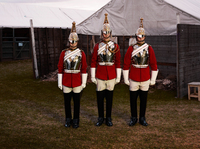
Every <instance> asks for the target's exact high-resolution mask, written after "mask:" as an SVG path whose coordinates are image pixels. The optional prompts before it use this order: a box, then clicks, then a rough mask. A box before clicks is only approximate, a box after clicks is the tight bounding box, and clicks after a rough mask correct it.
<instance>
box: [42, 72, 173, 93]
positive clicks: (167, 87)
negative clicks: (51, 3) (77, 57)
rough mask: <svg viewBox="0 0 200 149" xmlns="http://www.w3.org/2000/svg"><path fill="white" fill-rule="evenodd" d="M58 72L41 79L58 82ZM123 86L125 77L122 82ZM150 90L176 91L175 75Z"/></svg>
mask: <svg viewBox="0 0 200 149" xmlns="http://www.w3.org/2000/svg"><path fill="white" fill-rule="evenodd" d="M57 74H58V70H56V71H54V72H51V73H49V74H47V75H44V76H43V77H41V80H42V81H57V80H58V75H57ZM87 82H88V83H91V79H90V71H89V69H88V78H87ZM120 82H121V83H122V84H123V76H122V78H121V81H120ZM150 88H156V89H161V90H176V76H175V75H169V76H167V77H166V78H162V79H161V78H160V77H159V78H158V79H157V80H156V84H155V85H154V86H150Z"/></svg>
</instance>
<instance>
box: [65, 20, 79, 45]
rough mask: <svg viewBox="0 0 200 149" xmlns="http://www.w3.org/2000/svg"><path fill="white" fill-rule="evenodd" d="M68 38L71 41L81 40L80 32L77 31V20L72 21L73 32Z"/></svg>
mask: <svg viewBox="0 0 200 149" xmlns="http://www.w3.org/2000/svg"><path fill="white" fill-rule="evenodd" d="M68 39H69V42H70V43H75V42H77V41H78V40H79V38H78V34H77V33H76V23H75V22H73V23H72V29H71V33H70V34H69V38H68Z"/></svg>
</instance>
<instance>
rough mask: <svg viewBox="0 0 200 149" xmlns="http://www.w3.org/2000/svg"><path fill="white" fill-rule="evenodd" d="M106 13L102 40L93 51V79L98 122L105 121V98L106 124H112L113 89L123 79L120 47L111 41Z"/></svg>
mask: <svg viewBox="0 0 200 149" xmlns="http://www.w3.org/2000/svg"><path fill="white" fill-rule="evenodd" d="M107 15H108V14H105V20H104V24H103V29H102V31H101V32H102V33H101V35H102V40H101V41H100V42H99V43H97V44H96V45H95V47H94V50H93V53H92V61H91V80H92V82H93V83H95V84H96V85H97V88H96V95H97V107H98V115H99V117H98V122H97V123H96V126H101V125H102V123H103V122H104V98H105V99H106V125H107V126H112V125H113V123H112V120H111V111H112V101H113V90H114V87H115V84H116V83H119V82H120V79H121V68H120V57H121V55H120V49H119V46H118V44H117V43H114V42H113V41H111V32H112V31H111V29H110V25H109V22H108V18H107Z"/></svg>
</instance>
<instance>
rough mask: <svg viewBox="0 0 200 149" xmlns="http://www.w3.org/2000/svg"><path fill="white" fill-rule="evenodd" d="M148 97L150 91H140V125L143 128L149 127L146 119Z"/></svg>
mask: <svg viewBox="0 0 200 149" xmlns="http://www.w3.org/2000/svg"><path fill="white" fill-rule="evenodd" d="M147 95H148V91H142V90H140V93H139V96H140V118H139V123H140V124H141V125H143V126H147V125H148V124H147V122H146V119H145V113H146V106H147Z"/></svg>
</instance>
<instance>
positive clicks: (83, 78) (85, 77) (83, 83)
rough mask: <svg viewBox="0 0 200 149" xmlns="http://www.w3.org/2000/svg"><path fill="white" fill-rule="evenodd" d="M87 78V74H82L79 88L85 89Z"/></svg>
mask: <svg viewBox="0 0 200 149" xmlns="http://www.w3.org/2000/svg"><path fill="white" fill-rule="evenodd" d="M87 76H88V74H87V73H82V85H81V86H82V87H83V89H84V88H85V87H86V83H87Z"/></svg>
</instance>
